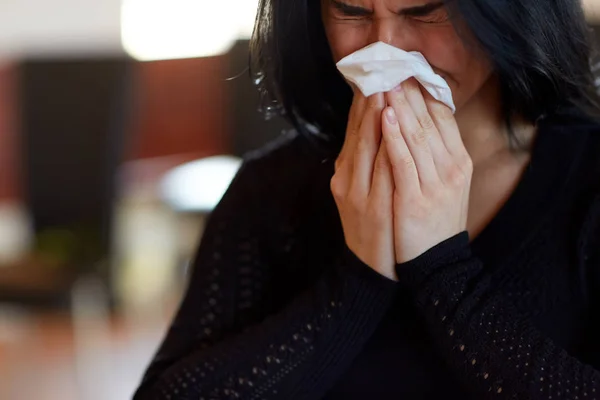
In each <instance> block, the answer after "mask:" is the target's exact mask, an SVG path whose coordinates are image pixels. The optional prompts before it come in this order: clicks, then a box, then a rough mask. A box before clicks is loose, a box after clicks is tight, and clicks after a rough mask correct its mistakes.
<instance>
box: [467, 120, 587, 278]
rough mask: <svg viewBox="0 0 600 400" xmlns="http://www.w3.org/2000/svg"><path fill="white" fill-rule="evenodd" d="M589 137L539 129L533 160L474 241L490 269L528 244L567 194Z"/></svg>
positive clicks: (543, 126)
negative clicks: (570, 180) (574, 167)
mask: <svg viewBox="0 0 600 400" xmlns="http://www.w3.org/2000/svg"><path fill="white" fill-rule="evenodd" d="M584 136H586V135H585V133H584V132H580V134H573V135H568V134H567V130H566V129H565V127H562V129H561V128H559V127H553V126H551V125H549V122H544V121H543V122H541V123H540V124H539V125H538V133H537V136H536V138H535V140H534V143H533V148H532V151H531V157H530V160H529V162H528V164H527V166H526V168H525V170H524V171H523V173H522V174H521V178H520V179H519V181H518V183H517V186H516V187H515V189H514V190H513V192H512V194H511V195H510V196H509V198H508V199H507V200H506V202H505V203H504V205H503V206H502V207H501V208H500V210H499V212H498V213H497V214H496V215H495V216H494V217H493V218H492V220H491V221H490V222H489V223H488V224H487V226H486V227H485V228H484V229H483V230H482V231H481V232H480V233H479V234H478V235H477V236H476V237H475V238H474V239H473V240H472V241H471V249H472V250H473V252H474V254H476V255H477V256H478V257H479V258H480V259H481V260H482V261H483V263H484V265H485V266H486V269H488V268H495V267H497V266H500V265H502V264H503V263H504V262H505V261H506V260H507V259H509V258H510V257H511V255H512V254H513V253H514V252H516V251H517V250H518V249H519V248H520V247H521V246H523V245H524V244H525V242H526V241H527V239H528V238H529V237H530V235H531V234H532V233H533V232H534V230H535V227H536V225H537V224H538V223H539V222H540V221H541V220H542V219H543V217H544V216H545V215H547V213H548V211H549V209H550V208H551V207H552V205H553V204H555V203H556V202H557V200H558V198H559V197H560V195H561V193H563V189H564V187H565V185H566V184H567V182H568V181H569V176H570V175H571V171H572V170H573V168H572V167H573V165H574V162H575V160H577V159H578V156H579V155H580V152H581V150H582V149H583V143H584V142H585V140H583V139H584Z"/></svg>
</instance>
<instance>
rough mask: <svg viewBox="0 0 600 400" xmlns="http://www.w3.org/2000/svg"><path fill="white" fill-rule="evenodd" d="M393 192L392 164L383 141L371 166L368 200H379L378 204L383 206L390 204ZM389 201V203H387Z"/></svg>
mask: <svg viewBox="0 0 600 400" xmlns="http://www.w3.org/2000/svg"><path fill="white" fill-rule="evenodd" d="M393 194H394V175H393V173H392V164H391V162H390V158H389V155H388V150H387V147H386V145H385V143H384V142H382V143H381V145H380V146H379V149H378V151H377V155H376V156H375V162H374V166H373V183H372V185H371V191H370V193H369V198H370V200H372V201H374V202H377V203H379V202H381V203H380V205H381V206H382V207H385V206H386V204H391V199H392V196H393ZM386 201H389V202H390V203H387V202H386Z"/></svg>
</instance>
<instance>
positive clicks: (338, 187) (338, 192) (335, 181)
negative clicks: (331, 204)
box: [329, 175, 345, 200]
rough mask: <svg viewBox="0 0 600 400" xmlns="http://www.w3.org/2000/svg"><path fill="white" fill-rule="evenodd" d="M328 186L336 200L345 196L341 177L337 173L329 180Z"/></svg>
mask: <svg viewBox="0 0 600 400" xmlns="http://www.w3.org/2000/svg"><path fill="white" fill-rule="evenodd" d="M329 187H330V189H331V193H332V194H333V197H334V198H335V199H336V200H341V199H343V198H344V196H345V193H344V192H345V190H344V188H343V186H342V182H341V179H340V177H339V175H334V176H333V178H331V181H330V182H329Z"/></svg>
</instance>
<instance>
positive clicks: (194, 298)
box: [134, 161, 396, 400]
mask: <svg viewBox="0 0 600 400" xmlns="http://www.w3.org/2000/svg"><path fill="white" fill-rule="evenodd" d="M257 175H260V173H259V174H257V173H256V172H255V171H254V170H253V168H252V162H251V161H250V162H246V163H245V164H244V166H243V167H242V169H241V170H240V172H239V173H238V174H237V176H236V178H235V179H234V181H233V182H232V184H231V186H230V188H229V189H228V191H227V193H226V194H225V196H224V198H223V199H222V201H221V202H220V204H219V206H218V207H217V208H216V209H215V211H214V212H213V214H212V215H211V217H210V220H209V223H208V225H207V228H206V231H205V234H204V238H203V240H202V243H201V246H200V249H199V251H198V255H197V257H196V260H195V263H194V269H193V273H192V276H191V278H190V283H189V286H188V289H187V292H186V294H185V296H184V299H183V301H182V304H181V306H180V309H179V311H178V313H177V315H176V317H175V319H174V321H173V323H172V325H171V327H170V329H169V331H168V334H167V336H166V338H165V339H164V342H163V343H162V345H161V347H160V349H159V351H158V353H157V355H156V356H155V359H154V360H153V362H152V364H151V366H150V367H149V369H148V370H147V372H146V375H145V377H144V379H143V382H142V384H141V386H140V387H139V388H138V390H137V392H136V394H135V396H134V399H136V400H144V399H245V400H251V399H286V400H287V399H299V398H303V399H304V398H306V399H314V398H319V397H320V396H322V395H323V394H324V393H325V392H326V391H327V389H329V387H331V386H332V385H333V383H334V382H335V379H336V378H337V377H338V376H339V375H340V374H341V373H342V372H343V371H344V369H345V368H346V366H347V365H348V364H349V363H350V362H351V360H352V359H353V358H354V357H355V356H356V354H357V353H358V352H359V351H360V348H361V346H362V345H363V343H364V342H366V340H367V339H368V338H369V336H370V335H371V334H372V332H373V331H374V330H375V328H376V326H377V325H378V323H379V321H380V320H381V318H382V317H383V315H384V313H385V312H386V310H387V309H388V308H389V305H390V304H391V301H392V299H393V295H394V293H395V291H396V282H393V281H391V280H388V279H387V278H385V277H383V276H382V275H379V274H378V273H376V272H375V271H373V270H372V269H370V268H369V267H368V266H366V265H365V264H363V263H362V262H361V261H360V260H359V259H358V258H357V257H356V256H354V254H352V252H351V251H350V250H349V249H347V248H346V249H345V251H343V252H342V254H340V256H339V257H338V259H337V262H332V265H323V266H322V267H323V273H322V276H321V277H320V278H319V279H318V280H317V281H316V282H315V283H313V284H312V286H310V287H309V288H308V289H305V290H304V292H302V293H299V294H298V295H297V296H296V297H295V298H294V299H293V300H292V301H291V302H290V303H289V304H287V305H285V306H282V307H279V308H278V310H279V311H276V312H274V313H272V314H269V315H266V314H265V312H264V310H265V309H268V308H269V307H267V305H268V301H269V296H270V294H271V293H272V291H273V290H274V288H275V287H276V285H277V284H278V282H273V281H272V280H273V279H272V278H273V277H272V275H273V274H272V273H270V272H269V271H272V270H273V268H285V265H283V266H273V265H268V264H269V262H268V259H269V258H268V257H267V256H266V255H265V254H264V251H263V250H262V246H259V245H258V238H259V237H260V235H262V234H264V230H265V229H269V224H270V223H271V222H273V223H275V224H276V223H277V221H271V222H269V221H267V223H265V221H264V219H265V215H266V214H265V212H266V210H265V208H264V207H268V206H266V205H265V204H264V203H265V200H268V201H277V199H270V198H269V196H268V194H267V198H261V197H260V196H259V194H260V193H257V189H256V187H257V185H259V184H260V182H261V179H262V178H261V176H257ZM271 195H272V193H271ZM259 200H260V201H259ZM278 290H279V291H281V288H278Z"/></svg>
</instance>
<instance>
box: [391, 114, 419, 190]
mask: <svg viewBox="0 0 600 400" xmlns="http://www.w3.org/2000/svg"><path fill="white" fill-rule="evenodd" d="M382 132H383V140H384V142H385V147H386V149H387V154H388V157H389V160H390V165H391V166H392V173H393V176H394V184H395V186H396V190H401V191H407V192H412V191H418V192H419V193H420V192H421V185H420V183H419V174H418V171H417V166H416V164H415V160H414V159H413V156H412V154H411V152H410V151H409V149H408V145H407V144H406V140H405V139H404V136H403V135H402V133H401V132H400V125H399V123H398V118H397V117H396V112H395V111H394V109H393V108H392V107H386V108H385V110H384V112H383V115H382Z"/></svg>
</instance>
